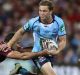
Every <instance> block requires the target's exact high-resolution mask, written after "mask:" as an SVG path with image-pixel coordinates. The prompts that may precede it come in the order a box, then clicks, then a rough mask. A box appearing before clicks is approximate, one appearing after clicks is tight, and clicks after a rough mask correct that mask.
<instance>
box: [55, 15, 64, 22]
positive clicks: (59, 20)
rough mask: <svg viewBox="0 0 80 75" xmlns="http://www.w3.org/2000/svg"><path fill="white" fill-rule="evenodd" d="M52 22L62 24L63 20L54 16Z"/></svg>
mask: <svg viewBox="0 0 80 75" xmlns="http://www.w3.org/2000/svg"><path fill="white" fill-rule="evenodd" d="M54 20H55V21H57V22H58V23H64V21H63V19H62V18H60V17H58V16H57V15H54Z"/></svg>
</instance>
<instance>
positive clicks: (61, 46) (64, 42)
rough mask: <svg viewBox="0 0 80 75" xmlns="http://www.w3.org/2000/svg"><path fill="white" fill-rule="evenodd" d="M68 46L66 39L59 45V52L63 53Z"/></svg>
mask: <svg viewBox="0 0 80 75" xmlns="http://www.w3.org/2000/svg"><path fill="white" fill-rule="evenodd" d="M65 46H66V39H64V40H62V41H60V43H59V45H58V49H57V50H58V51H59V52H61V51H62V50H63V49H64V48H65Z"/></svg>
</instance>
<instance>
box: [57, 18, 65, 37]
mask: <svg viewBox="0 0 80 75" xmlns="http://www.w3.org/2000/svg"><path fill="white" fill-rule="evenodd" d="M63 35H66V29H65V25H64V22H63V20H62V19H61V20H60V21H59V30H58V36H63Z"/></svg>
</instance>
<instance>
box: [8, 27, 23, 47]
mask: <svg viewBox="0 0 80 75" xmlns="http://www.w3.org/2000/svg"><path fill="white" fill-rule="evenodd" d="M23 34H24V30H23V28H20V29H19V30H18V31H17V32H16V33H15V35H14V36H13V37H12V39H11V40H10V41H9V42H8V43H7V45H8V46H9V47H12V46H13V45H14V44H15V43H16V42H17V41H18V40H19V39H20V38H21V36H23Z"/></svg>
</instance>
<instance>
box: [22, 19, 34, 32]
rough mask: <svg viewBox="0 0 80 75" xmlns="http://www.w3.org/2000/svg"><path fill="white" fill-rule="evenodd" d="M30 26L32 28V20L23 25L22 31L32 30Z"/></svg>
mask: <svg viewBox="0 0 80 75" xmlns="http://www.w3.org/2000/svg"><path fill="white" fill-rule="evenodd" d="M32 26H33V20H32V19H31V20H29V21H28V22H27V23H25V24H24V25H23V29H24V31H30V30H32Z"/></svg>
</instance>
